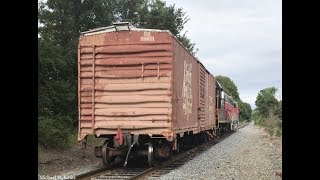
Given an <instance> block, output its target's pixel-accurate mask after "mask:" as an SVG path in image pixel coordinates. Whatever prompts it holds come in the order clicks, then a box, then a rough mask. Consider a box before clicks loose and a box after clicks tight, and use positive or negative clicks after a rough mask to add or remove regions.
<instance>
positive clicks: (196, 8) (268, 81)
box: [167, 0, 282, 108]
mask: <svg viewBox="0 0 320 180" xmlns="http://www.w3.org/2000/svg"><path fill="white" fill-rule="evenodd" d="M167 3H168V4H176V7H182V8H183V9H184V11H185V12H186V14H187V15H188V16H189V18H190V21H189V22H188V23H187V24H186V25H185V31H186V30H187V31H188V32H187V35H188V37H189V38H191V40H192V42H195V43H196V47H197V48H199V51H198V53H197V57H198V58H199V60H200V61H201V62H202V63H203V64H204V65H205V66H206V67H207V69H208V70H209V71H210V72H211V73H212V74H213V75H224V76H228V77H230V78H231V79H232V80H233V81H234V82H235V83H236V85H237V86H238V89H239V93H240V97H241V99H243V100H244V101H245V102H248V103H249V104H251V106H252V107H253V108H255V105H254V101H255V98H256V96H257V95H258V92H259V91H260V90H261V89H264V88H267V87H271V86H275V87H276V88H278V92H277V97H281V94H282V32H281V31H282V15H281V13H282V12H281V9H282V4H281V3H282V2H281V1H278V0H259V1H256V0H241V1H235V0H212V1H211V0H201V1H190V0H189V1H186V0H185V1H182V0H167Z"/></svg>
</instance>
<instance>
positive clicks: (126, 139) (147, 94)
mask: <svg viewBox="0 0 320 180" xmlns="http://www.w3.org/2000/svg"><path fill="white" fill-rule="evenodd" d="M217 90H219V88H216V80H215V78H214V76H213V75H212V74H210V72H209V71H208V70H207V69H206V68H205V67H204V66H203V64H202V63H201V62H200V61H198V60H197V59H196V58H195V57H194V56H193V55H192V54H190V53H189V51H188V50H187V49H186V48H185V47H184V46H183V45H182V44H181V43H180V42H179V41H178V40H177V38H176V37H175V36H174V35H173V34H171V33H170V31H167V30H156V29H140V28H135V27H133V26H132V25H130V24H129V23H114V24H113V25H112V26H109V27H103V28H97V29H93V30H90V31H86V32H82V33H81V36H80V38H79V45H78V110H79V129H78V141H79V142H81V143H82V144H85V142H86V137H87V136H88V135H95V136H96V137H99V138H105V143H104V144H103V145H101V146H99V147H96V148H95V150H94V154H95V156H96V157H99V158H102V161H103V163H104V164H105V165H108V164H110V163H111V162H112V161H114V160H115V158H117V157H120V158H123V159H125V165H126V164H127V162H128V159H129V157H130V156H134V157H145V159H146V160H147V162H148V164H149V165H150V166H152V165H153V164H154V162H155V161H158V160H161V159H166V158H168V157H169V156H170V154H171V153H174V152H177V151H179V150H180V149H181V148H186V147H188V146H190V145H194V144H199V143H201V142H204V141H207V140H208V139H211V138H214V136H216V135H217V131H218V128H219V124H218V118H219V115H218V114H216V113H217V112H219V111H217V109H216V99H217V98H216V92H217ZM219 93H221V90H220V91H219ZM220 99H222V98H220ZM224 99H225V97H224ZM224 101H225V100H224ZM220 103H221V102H220ZM220 110H221V109H220Z"/></svg>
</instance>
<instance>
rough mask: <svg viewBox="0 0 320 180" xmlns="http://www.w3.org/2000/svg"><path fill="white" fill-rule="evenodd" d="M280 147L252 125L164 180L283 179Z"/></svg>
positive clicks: (279, 141)
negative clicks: (281, 176)
mask: <svg viewBox="0 0 320 180" xmlns="http://www.w3.org/2000/svg"><path fill="white" fill-rule="evenodd" d="M281 146H282V144H281V139H280V138H271V137H270V136H268V134H267V133H266V132H265V131H264V130H263V129H261V128H259V127H257V126H255V125H253V123H250V124H249V125H248V126H246V127H244V128H242V129H240V130H238V131H237V132H235V133H234V134H233V135H231V136H229V137H228V138H226V139H224V140H223V141H221V142H219V143H218V144H216V145H215V146H213V147H211V148H209V149H208V150H207V151H205V152H203V153H202V154H200V155H198V156H196V157H195V158H194V159H192V160H190V161H188V162H187V163H185V164H184V165H182V166H181V167H179V168H177V169H175V170H173V171H171V172H170V173H168V174H166V175H164V176H162V177H161V179H281V178H280V176H279V175H278V174H281V172H282V148H281Z"/></svg>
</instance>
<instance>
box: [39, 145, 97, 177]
mask: <svg viewBox="0 0 320 180" xmlns="http://www.w3.org/2000/svg"><path fill="white" fill-rule="evenodd" d="M97 143H98V142H96V141H95V142H90V141H88V142H87V148H86V149H83V150H81V149H80V148H79V147H78V146H77V145H76V146H75V147H72V148H68V149H49V150H46V149H43V150H41V151H40V152H39V154H38V175H39V176H42V177H44V176H50V177H52V176H58V175H61V174H64V173H67V172H70V171H75V170H77V169H79V168H83V167H91V166H100V164H102V163H101V159H99V158H96V157H95V156H94V154H93V150H94V147H95V145H96V144H97ZM97 145H98V144H97ZM40 179H41V178H40ZM44 179H45V178H44Z"/></svg>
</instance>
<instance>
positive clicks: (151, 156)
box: [148, 143, 154, 167]
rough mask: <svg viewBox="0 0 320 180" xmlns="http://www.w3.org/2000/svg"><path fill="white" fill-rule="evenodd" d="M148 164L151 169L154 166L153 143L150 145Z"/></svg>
mask: <svg viewBox="0 0 320 180" xmlns="http://www.w3.org/2000/svg"><path fill="white" fill-rule="evenodd" d="M148 164H149V166H150V167H151V166H153V165H154V159H153V145H152V143H149V144H148Z"/></svg>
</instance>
